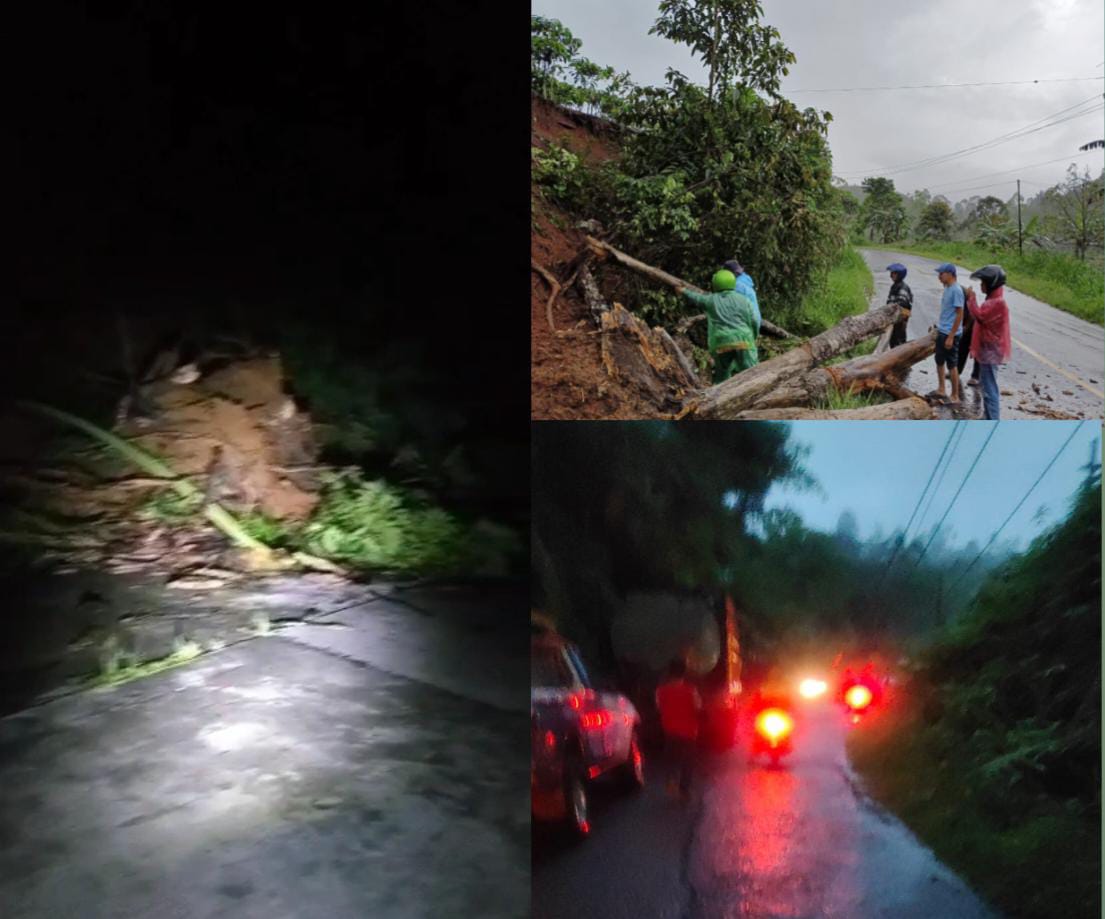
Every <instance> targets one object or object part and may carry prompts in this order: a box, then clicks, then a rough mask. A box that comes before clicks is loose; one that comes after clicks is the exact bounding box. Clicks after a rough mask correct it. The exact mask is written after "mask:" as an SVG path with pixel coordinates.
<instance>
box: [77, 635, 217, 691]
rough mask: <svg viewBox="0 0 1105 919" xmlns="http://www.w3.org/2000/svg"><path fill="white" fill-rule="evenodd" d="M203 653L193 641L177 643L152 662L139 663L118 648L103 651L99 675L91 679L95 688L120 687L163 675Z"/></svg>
mask: <svg viewBox="0 0 1105 919" xmlns="http://www.w3.org/2000/svg"><path fill="white" fill-rule="evenodd" d="M202 653H203V649H202V648H201V647H200V646H199V645H198V644H197V643H196V642H194V641H183V642H179V643H178V644H177V646H176V648H175V649H174V650H173V651H172V653H171V654H167V655H166V656H165V657H160V658H157V659H156V660H152V661H145V662H144V663H139V662H138V661H137V660H136V659H135V658H134V656H133V654H130V653H128V652H125V651H122V650H120V649H119V648H118V647H108V648H105V649H104V653H103V654H102V657H101V670H100V673H99V674H98V675H97V676H95V677H93V679H92V684H93V685H95V686H120V685H122V684H123V683H130V682H131V681H133V680H138V679H142V678H143V677H148V676H153V675H154V674H155V673H163V672H164V671H166V670H171V669H172V668H173V667H179V666H180V665H181V664H186V663H188V662H189V661H191V660H195V659H196V658H197V657H199V656H200V655H201V654H202Z"/></svg>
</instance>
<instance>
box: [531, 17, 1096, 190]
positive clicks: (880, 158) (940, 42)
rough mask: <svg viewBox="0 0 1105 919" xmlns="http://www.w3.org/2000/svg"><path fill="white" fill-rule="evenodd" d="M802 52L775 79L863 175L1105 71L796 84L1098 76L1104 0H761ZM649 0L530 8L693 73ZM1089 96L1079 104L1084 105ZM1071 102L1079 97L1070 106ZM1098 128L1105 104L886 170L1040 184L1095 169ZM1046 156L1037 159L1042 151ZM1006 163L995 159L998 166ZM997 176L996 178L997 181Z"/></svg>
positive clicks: (924, 177) (845, 165) (849, 172)
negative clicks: (1087, 146) (1089, 146)
mask: <svg viewBox="0 0 1105 919" xmlns="http://www.w3.org/2000/svg"><path fill="white" fill-rule="evenodd" d="M763 7H764V20H765V21H766V22H767V23H769V24H771V25H773V26H775V27H776V28H777V29H778V30H779V31H780V32H781V33H782V37H783V41H784V43H785V44H786V45H787V46H788V47H789V48H790V50H791V51H793V52H794V54H795V56H796V57H797V59H798V60H797V63H796V64H795V65H794V66H793V67H792V68H791V72H790V74H789V76H787V77H786V78H784V80H783V92H784V94H785V95H787V96H788V97H789V98H791V99H792V100H793V101H794V102H795V103H796V104H798V105H801V106H813V107H815V108H817V109H819V110H827V111H830V112H832V115H833V123H832V124H831V125H830V128H829V141H830V144H831V146H832V151H833V171H834V173H836V174H837V175H840V176H842V177H844V178H847V179H849V180H854V181H856V182H857V183H858V181H860V180H861V179H862V178H863V176H864V175H867V174H870V173H877V172H878V171H879V170H890V169H894V168H895V167H898V166H902V165H906V164H910V163H914V162H916V161H918V160H921V159H923V158H925V157H930V156H937V155H940V154H944V153H951V152H953V151H956V150H961V149H963V148H965V147H969V146H972V145H974V144H978V143H981V142H983V141H987V140H990V139H991V138H995V137H997V136H999V135H1001V134H1006V133H1008V132H1010V131H1013V130H1016V129H1018V128H1021V127H1023V126H1025V125H1028V124H1030V123H1032V122H1036V121H1038V120H1040V119H1043V118H1045V117H1046V116H1049V115H1052V114H1053V113H1058V112H1059V111H1060V110H1062V109H1067V108H1070V107H1071V106H1075V105H1076V104H1078V103H1081V102H1083V101H1084V100H1090V99H1091V97H1093V96H1095V94H1096V95H1097V96H1098V97H1100V95H1101V93H1102V90H1103V88H1105V80H1102V79H1096V80H1093V81H1087V82H1077V83H1040V84H1037V85H1027V86H1024V85H1022V86H980V87H961V88H946V89H914V90H898V91H893V92H847V93H835V92H834V93H827V92H826V93H807V92H798V91H797V90H811V89H837V88H842V87H873V86H891V85H892V86H901V85H907V84H917V83H940V84H946V83H975V82H1001V81H1018V80H1046V79H1052V80H1053V79H1057V78H1069V77H1102V76H1105V67H1102V66H1099V65H1101V64H1102V62H1103V61H1105V4H1103V3H1102V2H1101V0H969V2H965V0H926V2H924V3H917V2H916V0H850V2H847V3H841V2H836V3H826V2H820V3H819V2H813V0H764V2H763ZM656 11H657V3H656V2H655V0H604V2H603V3H595V2H593V0H533V12H534V13H535V14H538V15H542V16H547V17H550V18H554V19H559V20H560V21H561V22H563V23H564V24H565V25H566V26H567V27H568V28H569V29H571V31H572V32H573V33H574V34H575V35H576V37H577V38H580V39H581V40H582V41H583V48H582V50H581V53H582V54H583V55H584V56H586V57H589V58H590V59H591V60H593V61H595V62H597V63H599V64H604V65H613V66H614V67H615V68H617V69H618V70H619V71H625V70H628V71H629V72H630V74H631V75H632V76H633V78H634V80H635V81H636V82H638V83H642V84H661V83H662V82H663V79H664V72H665V71H666V70H667V68H669V67H673V68H675V69H677V70H680V71H682V72H683V73H685V74H686V75H688V76H690V77H692V78H697V79H700V80H701V82H703V83H704V82H705V80H704V79H703V78H702V73H703V71H702V68H701V67H700V66H699V65H698V64H697V63H696V62H695V60H694V59H693V58H692V57H691V55H690V53H689V51H687V50H686V48H684V47H683V46H678V45H675V44H673V43H671V42H669V41H667V40H666V39H662V38H659V37H657V36H650V35H649V34H648V30H649V28H650V27H651V26H652V24H653V22H655V19H656ZM1090 104H1091V103H1090V102H1087V105H1090ZM1076 111H1077V110H1076ZM1102 137H1105V117H1103V114H1102V112H1101V111H1097V112H1094V113H1092V114H1088V115H1084V116H1082V117H1078V118H1075V119H1073V120H1071V121H1067V122H1065V123H1063V124H1060V125H1057V126H1055V127H1052V128H1048V129H1046V130H1041V131H1038V132H1036V133H1034V134H1032V135H1030V136H1028V137H1025V138H1023V139H1019V140H1015V141H1013V142H1010V143H1005V144H1002V145H1000V146H996V147H994V148H992V149H989V150H985V151H982V152H979V153H976V154H974V155H971V156H966V157H962V158H959V159H956V160H953V161H951V162H948V163H944V164H942V165H938V166H931V167H925V168H920V169H915V170H909V171H904V172H895V173H893V174H892V175H890V176H889V177H890V178H892V179H894V183H895V186H896V187H897V188H898V189H899V190H900V191H904V192H909V191H913V190H915V189H918V188H928V189H929V190H930V191H932V192H933V193H934V194H945V195H946V196H947V197H948V198H949V199H951V200H952V201H956V200H959V199H960V198H966V197H969V196H971V195H976V194H977V195H987V194H994V195H997V196H998V197H1000V198H1003V199H1007V198H1009V197H1010V196H1011V195H1012V194H1014V193H1015V191H1016V179H1017V178H1018V176H1019V177H1020V178H1021V179H1023V180H1024V184H1023V185H1022V194H1023V195H1024V196H1025V197H1031V196H1032V195H1033V194H1035V193H1036V192H1038V191H1040V190H1042V189H1043V188H1044V187H1046V186H1048V185H1053V184H1054V183H1055V182H1057V181H1059V180H1060V179H1062V178H1063V175H1064V173H1065V171H1066V168H1067V165H1068V164H1069V163H1071V162H1075V163H1078V164H1080V167H1079V168H1080V169H1081V168H1082V167H1083V166H1088V167H1089V168H1090V170H1091V172H1092V174H1094V175H1097V174H1098V173H1099V172H1100V171H1101V167H1102V161H1103V155H1105V154H1103V151H1101V150H1094V151H1090V152H1088V153H1079V151H1078V148H1079V147H1080V146H1081V145H1082V144H1084V143H1087V142H1088V141H1091V140H1099V139H1101V138H1102ZM1051 160H1058V162H1051V163H1049V164H1048V165H1036V164H1041V163H1047V162H1048V161H1051ZM1007 170H1014V171H1012V172H1008V173H1007V174H1004V175H994V173H999V172H1000V173H1005V172H1006V171H1007ZM995 183H997V184H995Z"/></svg>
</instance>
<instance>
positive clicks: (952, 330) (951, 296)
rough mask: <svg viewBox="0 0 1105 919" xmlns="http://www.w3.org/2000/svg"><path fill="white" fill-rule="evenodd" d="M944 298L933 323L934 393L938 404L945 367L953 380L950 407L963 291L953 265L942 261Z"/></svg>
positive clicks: (956, 384) (956, 378)
mask: <svg viewBox="0 0 1105 919" xmlns="http://www.w3.org/2000/svg"><path fill="white" fill-rule="evenodd" d="M936 273H937V274H938V275H939V276H940V283H941V284H943V285H944V295H943V297H941V299H940V318H939V319H938V320H937V321H936V382H937V387H936V394H937V396H938V397H939V399H940V401H941V402H944V401H946V399H947V397H946V396H945V394H944V368H945V367H947V368H948V376H950V377H951V381H952V397H951V402H952V404H953V405H955V404H956V403H958V402H959V367H958V360H959V338H960V336H961V335H962V334H963V288H962V287H960V286H959V284H958V282H957V281H956V272H955V265H952V264H951V263H950V262H945V263H944V264H943V265H941V266H940V267H939V268H937V269H936Z"/></svg>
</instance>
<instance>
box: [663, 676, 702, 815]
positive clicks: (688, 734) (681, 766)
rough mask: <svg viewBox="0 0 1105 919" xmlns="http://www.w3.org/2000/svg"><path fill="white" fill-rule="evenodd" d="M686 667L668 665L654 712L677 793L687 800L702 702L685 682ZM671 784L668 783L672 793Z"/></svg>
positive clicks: (689, 684)
mask: <svg viewBox="0 0 1105 919" xmlns="http://www.w3.org/2000/svg"><path fill="white" fill-rule="evenodd" d="M686 674H687V666H686V664H685V663H684V661H683V659H682V658H677V659H675V660H673V661H672V662H671V666H670V667H669V668H668V678H667V680H665V681H664V682H663V683H661V684H660V686H659V687H658V688H657V690H656V708H657V710H658V711H659V712H660V726H661V727H662V728H663V729H664V746H665V747H667V748H668V749H670V750H671V751H672V753H673V755H674V758H675V762H676V768H677V773H678V791H679V795H680V797H681V798H683V799H684V800H686V799H687V796H688V794H689V792H690V788H691V768H692V765H693V762H694V754H695V747H696V745H697V743H698V722H699V717H700V713H701V711H702V698H701V697H700V696H699V694H698V690H697V689H695V688H694V686H693V685H692V684H691V683H690V682H688V680H687V676H686ZM675 784H676V783H674V782H669V783H668V789H669V791H675V790H676V788H675Z"/></svg>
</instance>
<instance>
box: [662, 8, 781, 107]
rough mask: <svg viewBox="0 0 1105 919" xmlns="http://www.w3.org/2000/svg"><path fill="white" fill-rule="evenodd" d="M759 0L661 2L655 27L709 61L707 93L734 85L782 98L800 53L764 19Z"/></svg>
mask: <svg viewBox="0 0 1105 919" xmlns="http://www.w3.org/2000/svg"><path fill="white" fill-rule="evenodd" d="M762 16H763V7H762V5H761V4H760V3H759V0H660V16H659V18H658V19H657V20H656V24H655V25H654V26H653V27H652V28H651V29H650V30H649V34H650V35H653V34H655V35H662V36H664V38H669V39H671V40H672V41H674V42H678V43H679V44H683V45H688V46H689V47H690V49H691V50H692V51H693V52H694V53H695V56H697V57H698V58H700V59H701V60H702V62H703V63H704V64H705V65H706V69H707V72H708V74H709V76H708V83H707V90H706V96H707V98H708V99H709V100H710V101H711V102H712V101H713V100H714V98H715V94H716V93H717V92H718V91H721V90H725V89H728V88H729V87H730V86H732V85H734V84H740V85H743V86H747V87H749V88H751V89H754V90H759V91H761V92H763V93H766V94H767V95H768V96H770V97H771V98H773V99H778V98H779V84H780V81H781V80H782V78H783V77H784V76H786V75H787V74H788V73H789V70H788V69H787V65H788V64H793V63H794V60H795V57H794V55H793V54H792V53H791V52H790V51H789V50H788V49H787V47H786V46H785V45H784V44H783V42H782V36H780V34H779V30H778V29H775V28H773V27H772V26H769V25H765V24H763V23H761V22H760V18H761V17H762Z"/></svg>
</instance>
